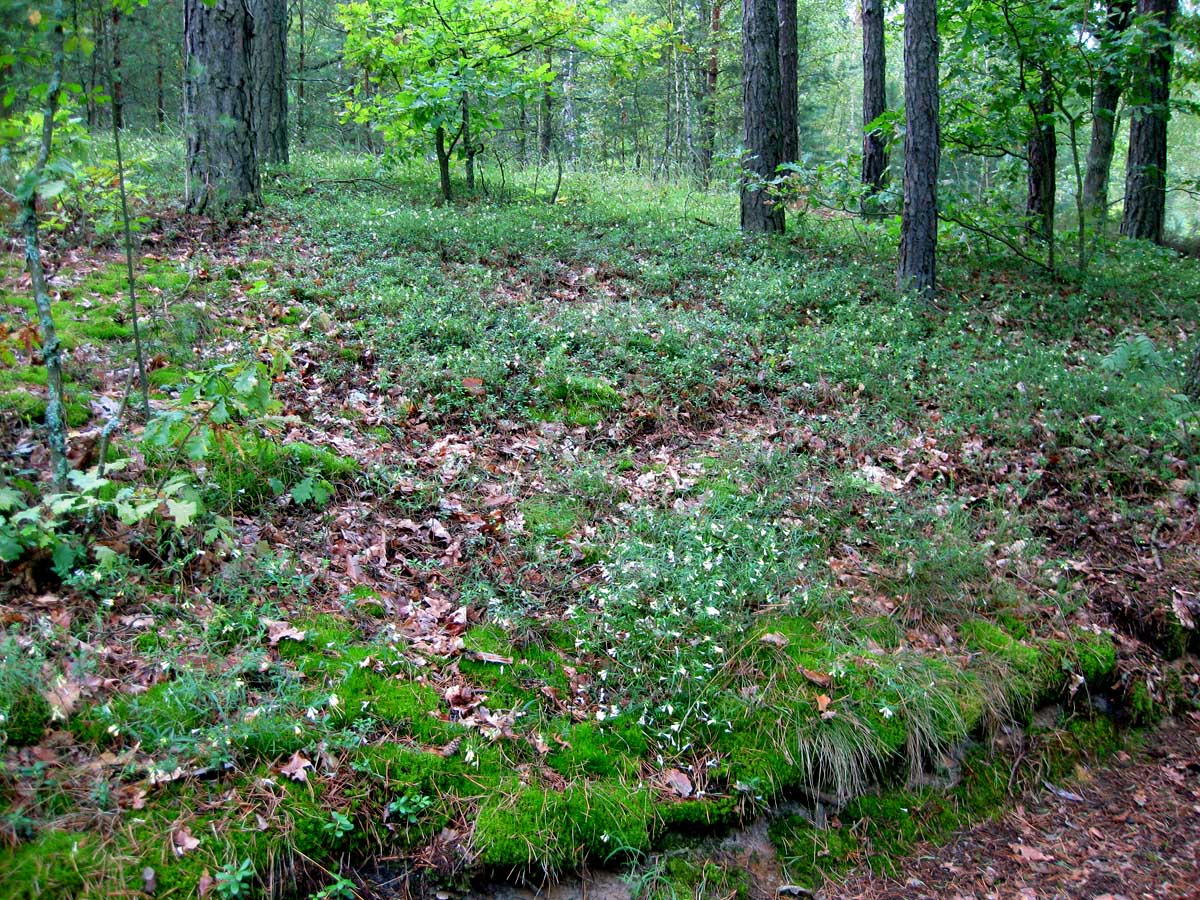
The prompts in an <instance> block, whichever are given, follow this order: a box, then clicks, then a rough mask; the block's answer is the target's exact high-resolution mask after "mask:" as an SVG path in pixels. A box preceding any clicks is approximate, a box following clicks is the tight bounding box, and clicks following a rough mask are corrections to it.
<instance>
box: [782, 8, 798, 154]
mask: <svg viewBox="0 0 1200 900" xmlns="http://www.w3.org/2000/svg"><path fill="white" fill-rule="evenodd" d="M776 7H777V12H778V15H779V107H780V113H781V115H782V116H783V119H782V122H781V124H780V130H781V137H780V139H781V140H782V142H783V143H782V146H781V147H780V157H779V161H780V162H781V163H785V162H795V161H796V160H797V159H799V158H800V132H799V130H798V125H797V121H796V119H797V110H798V108H799V104H800V97H799V85H798V84H797V79H798V78H799V66H800V63H799V55H798V53H799V51H798V50H797V47H796V27H797V26H796V0H777V3H776Z"/></svg>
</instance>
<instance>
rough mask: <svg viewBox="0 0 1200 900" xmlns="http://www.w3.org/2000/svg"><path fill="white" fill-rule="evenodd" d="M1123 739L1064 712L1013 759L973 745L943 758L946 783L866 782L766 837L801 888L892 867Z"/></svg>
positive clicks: (779, 824)
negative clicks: (952, 776)
mask: <svg viewBox="0 0 1200 900" xmlns="http://www.w3.org/2000/svg"><path fill="white" fill-rule="evenodd" d="M1129 740H1131V738H1130V736H1128V735H1126V734H1124V733H1122V732H1120V731H1118V730H1117V728H1116V726H1115V725H1114V724H1113V723H1112V721H1111V720H1109V719H1105V718H1087V717H1085V718H1077V719H1070V720H1068V721H1066V722H1063V723H1060V724H1059V725H1058V726H1057V727H1055V728H1053V729H1051V730H1049V731H1044V732H1039V731H1037V730H1034V731H1033V732H1032V733H1031V734H1030V736H1029V741H1030V747H1029V748H1027V751H1026V753H1025V754H1024V755H1023V756H1022V757H1021V758H1020V759H1018V760H1013V759H1012V758H1011V757H1010V756H1009V755H1008V754H1006V753H996V752H993V751H991V750H989V749H988V748H987V747H985V746H981V745H977V746H974V747H971V748H969V749H967V750H966V751H964V752H962V753H961V754H960V758H957V759H946V760H944V762H943V765H945V766H952V767H953V768H954V769H955V770H957V780H958V783H957V784H955V785H954V786H953V787H950V788H948V789H943V788H938V787H912V786H908V787H895V788H887V787H885V788H883V789H882V790H873V791H871V792H868V793H866V794H864V795H862V796H860V797H858V798H856V799H854V800H852V801H851V802H850V803H849V804H848V805H847V806H845V808H843V809H841V810H840V811H838V812H837V814H836V816H833V815H832V814H830V817H829V819H828V821H822V822H821V823H820V824H819V825H815V824H813V822H814V820H813V818H812V817H811V816H808V815H790V816H785V817H783V818H780V819H777V820H776V821H775V822H773V823H772V825H771V827H770V836H771V840H772V842H773V843H774V845H775V847H776V849H777V851H778V853H779V855H780V859H781V862H782V863H783V866H784V872H785V875H786V877H787V879H788V881H789V883H792V884H796V885H798V886H800V887H802V888H805V889H808V890H813V891H815V890H817V889H819V888H821V887H822V886H823V885H824V884H825V882H826V879H829V878H833V879H836V878H837V877H838V876H839V875H842V874H844V873H845V872H847V871H849V870H850V869H852V868H857V867H860V866H867V867H869V868H871V869H872V870H874V871H875V872H877V873H879V874H882V875H895V874H896V872H897V871H898V870H899V866H900V865H901V862H902V860H904V859H905V858H906V857H908V856H910V855H911V854H912V853H913V851H914V850H915V849H916V848H917V845H918V844H921V843H932V844H938V843H941V842H944V841H946V840H947V839H948V838H950V836H951V835H952V834H953V833H954V832H956V831H958V830H960V829H963V828H968V827H970V826H972V825H975V824H978V823H979V822H982V821H984V820H986V819H988V818H991V817H993V816H996V815H999V814H1001V813H1002V812H1003V811H1004V810H1005V809H1006V807H1007V804H1008V802H1009V801H1010V800H1011V798H1012V797H1013V796H1015V795H1016V794H1017V793H1020V792H1021V791H1023V790H1026V789H1029V788H1033V789H1039V788H1040V787H1041V786H1042V783H1043V782H1057V783H1065V784H1069V783H1070V779H1071V778H1072V777H1073V775H1074V774H1075V772H1076V771H1077V770H1078V767H1079V766H1081V765H1089V764H1093V763H1100V762H1103V761H1104V760H1105V759H1107V758H1108V757H1109V756H1110V755H1111V754H1112V753H1114V752H1115V751H1117V750H1119V749H1121V748H1122V747H1123V746H1126V745H1127V742H1128V741H1129Z"/></svg>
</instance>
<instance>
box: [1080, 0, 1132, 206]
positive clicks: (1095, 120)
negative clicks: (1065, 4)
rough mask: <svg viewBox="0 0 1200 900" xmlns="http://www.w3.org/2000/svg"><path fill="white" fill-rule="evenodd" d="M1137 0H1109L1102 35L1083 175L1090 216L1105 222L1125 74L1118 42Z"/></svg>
mask: <svg viewBox="0 0 1200 900" xmlns="http://www.w3.org/2000/svg"><path fill="white" fill-rule="evenodd" d="M1132 12H1133V0H1109V3H1108V14H1107V16H1106V17H1105V21H1104V29H1103V31H1102V32H1101V35H1100V50H1101V54H1102V57H1101V62H1100V65H1101V68H1100V73H1099V74H1098V75H1097V76H1096V90H1095V93H1094V94H1093V96H1092V141H1091V143H1090V144H1089V145H1088V154H1087V174H1085V175H1084V178H1083V207H1084V211H1085V214H1086V215H1087V218H1088V219H1090V220H1091V221H1093V222H1098V223H1103V221H1104V219H1105V217H1106V216H1107V214H1108V177H1109V172H1110V171H1111V169H1112V158H1113V150H1114V148H1115V145H1116V140H1115V137H1116V130H1117V104H1118V103H1119V102H1120V100H1121V88H1122V80H1123V79H1122V77H1121V74H1122V73H1121V69H1120V62H1119V57H1118V50H1117V48H1116V46H1115V44H1116V43H1117V42H1118V41H1119V39H1120V37H1121V35H1122V34H1123V33H1124V32H1125V30H1126V29H1127V28H1128V27H1129V20H1130V17H1131V14H1132Z"/></svg>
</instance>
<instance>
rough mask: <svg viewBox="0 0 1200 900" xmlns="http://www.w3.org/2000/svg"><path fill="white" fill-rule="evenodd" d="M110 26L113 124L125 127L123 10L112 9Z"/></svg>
mask: <svg viewBox="0 0 1200 900" xmlns="http://www.w3.org/2000/svg"><path fill="white" fill-rule="evenodd" d="M109 21H110V24H109V32H110V33H109V41H108V42H109V46H110V47H111V48H112V72H111V73H110V77H111V79H112V124H113V127H114V128H124V127H125V86H124V85H123V84H121V10H120V8H119V7H117V6H113V8H112V16H111V18H110V20H109Z"/></svg>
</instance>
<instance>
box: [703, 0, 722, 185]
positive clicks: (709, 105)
mask: <svg viewBox="0 0 1200 900" xmlns="http://www.w3.org/2000/svg"><path fill="white" fill-rule="evenodd" d="M722 2H723V0H711V3H712V11H711V12H710V14H709V17H708V19H709V41H710V43H709V47H708V58H707V60H705V65H704V81H703V82H702V84H701V99H700V151H699V157H698V159H697V168H698V169H699V170H700V180H701V181H702V182H703V183H704V184H708V182H709V180H710V179H711V178H712V164H713V155H714V154H715V153H716V147H717V76H718V75H719V74H720V60H719V58H718V54H717V51H718V49H719V45H720V38H721V3H722Z"/></svg>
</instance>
